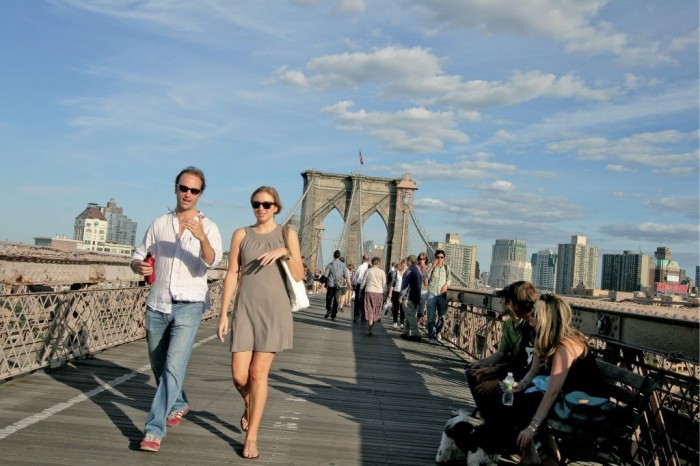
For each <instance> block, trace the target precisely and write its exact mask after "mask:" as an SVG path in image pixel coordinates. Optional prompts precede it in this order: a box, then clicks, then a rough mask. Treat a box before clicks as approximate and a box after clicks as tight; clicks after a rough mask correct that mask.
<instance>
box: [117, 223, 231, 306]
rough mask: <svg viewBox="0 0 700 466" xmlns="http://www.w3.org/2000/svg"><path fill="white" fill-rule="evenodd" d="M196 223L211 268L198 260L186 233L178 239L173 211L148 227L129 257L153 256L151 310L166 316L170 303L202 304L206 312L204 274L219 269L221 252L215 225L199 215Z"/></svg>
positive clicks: (199, 252)
mask: <svg viewBox="0 0 700 466" xmlns="http://www.w3.org/2000/svg"><path fill="white" fill-rule="evenodd" d="M200 221H201V222H202V225H203V227H204V233H205V234H206V235H207V238H208V239H209V243H210V244H211V246H212V248H214V252H215V258H214V262H213V263H212V264H211V265H208V264H207V263H206V262H204V260H203V259H202V257H201V256H202V248H201V244H200V243H199V240H198V239H197V238H195V237H194V236H193V235H192V233H191V232H190V231H189V230H185V231H184V232H183V233H182V236H179V235H178V230H179V228H180V222H179V220H178V219H177V215H176V214H175V212H174V211H173V212H170V213H168V214H166V215H163V216H162V217H159V218H157V219H156V220H155V221H154V222H153V223H152V224H151V226H150V227H148V230H147V231H146V235H145V236H144V238H143V243H142V244H141V245H140V246H139V247H138V248H137V249H136V250H135V251H134V254H133V255H132V256H131V260H134V259H140V260H143V259H145V258H146V253H149V252H150V253H151V254H152V255H153V256H155V259H156V265H155V270H156V281H155V282H154V283H153V285H151V291H150V292H149V293H148V298H147V299H146V304H147V305H148V306H149V307H150V308H151V309H154V310H156V311H160V312H162V313H164V314H170V313H171V312H172V305H173V304H172V303H173V301H191V302H204V303H205V305H204V309H205V310H206V309H208V308H209V304H210V299H209V286H208V285H207V270H208V269H213V268H215V267H216V266H217V265H219V262H221V257H222V256H223V249H222V246H221V234H220V233H219V228H218V227H217V226H216V224H215V223H214V222H212V221H211V220H209V219H208V218H206V217H205V216H204V215H203V214H202V215H201V217H200Z"/></svg>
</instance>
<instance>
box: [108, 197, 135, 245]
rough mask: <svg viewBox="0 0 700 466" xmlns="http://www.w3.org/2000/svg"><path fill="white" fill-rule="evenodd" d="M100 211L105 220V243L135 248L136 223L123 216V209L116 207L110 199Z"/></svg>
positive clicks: (114, 202) (115, 203)
mask: <svg viewBox="0 0 700 466" xmlns="http://www.w3.org/2000/svg"><path fill="white" fill-rule="evenodd" d="M100 211H101V212H102V214H103V215H104V216H105V218H106V219H107V242H108V243H112V244H128V245H131V246H136V222H134V221H132V220H131V219H129V217H127V216H126V215H124V209H122V208H121V207H117V202H116V201H115V200H114V199H113V198H112V199H110V200H109V202H108V203H107V205H106V206H104V207H100Z"/></svg>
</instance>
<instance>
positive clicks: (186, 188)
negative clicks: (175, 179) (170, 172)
mask: <svg viewBox="0 0 700 466" xmlns="http://www.w3.org/2000/svg"><path fill="white" fill-rule="evenodd" d="M177 189H178V190H180V192H181V193H186V192H187V191H189V192H191V193H192V194H194V195H195V196H196V195H197V194H199V193H201V192H202V190H201V189H197V188H190V187H189V186H185V185H184V184H179V185H177Z"/></svg>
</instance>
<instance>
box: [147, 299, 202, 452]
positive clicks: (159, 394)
mask: <svg viewBox="0 0 700 466" xmlns="http://www.w3.org/2000/svg"><path fill="white" fill-rule="evenodd" d="M203 308H204V303H201V302H199V303H175V304H173V309H172V313H171V314H163V313H162V312H158V311H154V310H152V309H151V308H149V307H147V308H146V339H147V341H148V357H149V359H150V360H151V369H152V370H153V374H154V375H155V376H156V382H157V383H158V388H157V389H156V394H155V395H154V396H153V401H152V403H151V411H150V413H148V418H147V419H146V428H145V429H144V431H145V432H146V433H148V434H153V435H155V436H156V437H158V438H161V439H162V438H163V437H165V430H166V429H165V419H166V417H167V416H168V414H169V413H170V412H171V411H179V410H181V409H183V408H184V407H185V406H187V395H185V392H184V391H183V390H182V384H183V382H184V380H185V370H186V369H187V363H188V361H189V360H190V355H191V354H192V346H193V345H194V340H195V338H196V336H197V329H199V324H200V322H201V321H202V310H203Z"/></svg>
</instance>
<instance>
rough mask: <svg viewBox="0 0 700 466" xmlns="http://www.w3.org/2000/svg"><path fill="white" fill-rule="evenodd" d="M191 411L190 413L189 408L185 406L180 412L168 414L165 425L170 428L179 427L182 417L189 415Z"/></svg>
mask: <svg viewBox="0 0 700 466" xmlns="http://www.w3.org/2000/svg"><path fill="white" fill-rule="evenodd" d="M189 411H190V407H189V406H185V407H184V408H182V409H181V410H180V411H173V412H172V413H170V414H168V417H167V418H165V425H166V426H168V427H177V426H179V425H180V422H181V421H182V416H184V415H185V414H187V413H188V412H189Z"/></svg>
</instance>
